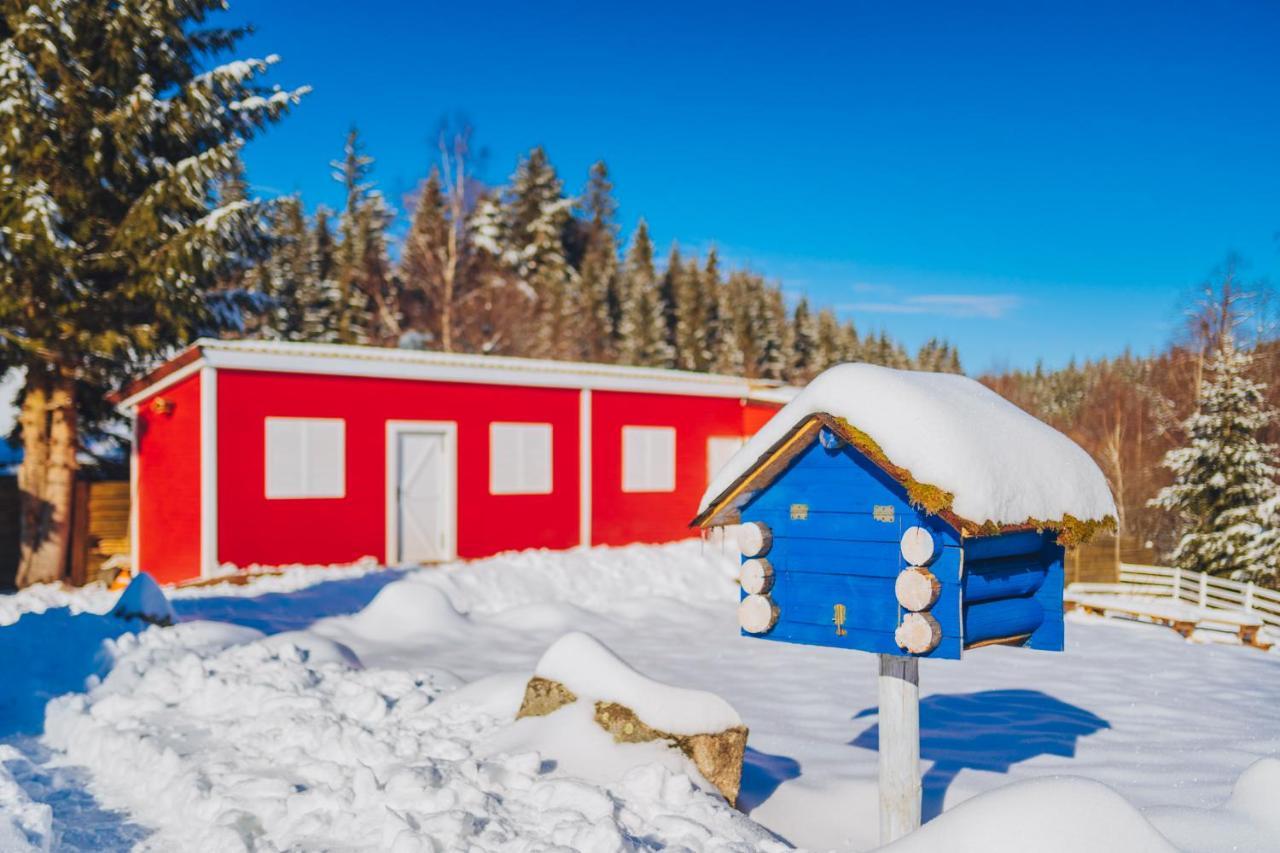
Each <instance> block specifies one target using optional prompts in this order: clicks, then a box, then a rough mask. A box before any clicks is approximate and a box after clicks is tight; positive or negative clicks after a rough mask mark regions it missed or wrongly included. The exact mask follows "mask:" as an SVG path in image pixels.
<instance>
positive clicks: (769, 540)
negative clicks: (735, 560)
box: [738, 521, 773, 557]
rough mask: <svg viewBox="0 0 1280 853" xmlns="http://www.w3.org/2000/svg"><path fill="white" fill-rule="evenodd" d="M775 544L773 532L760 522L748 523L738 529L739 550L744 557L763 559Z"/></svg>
mask: <svg viewBox="0 0 1280 853" xmlns="http://www.w3.org/2000/svg"><path fill="white" fill-rule="evenodd" d="M772 544H773V531H772V530H770V529H769V525H767V524H763V523H762V522H759V521H751V522H748V523H746V524H744V525H742V526H741V527H739V528H738V550H740V551H741V552H742V556H744V557H763V556H764V555H765V554H767V553H769V546H771V545H772Z"/></svg>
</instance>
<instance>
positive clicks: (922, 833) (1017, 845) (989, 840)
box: [883, 777, 1176, 853]
mask: <svg viewBox="0 0 1280 853" xmlns="http://www.w3.org/2000/svg"><path fill="white" fill-rule="evenodd" d="M883 850H884V851H885V853H936V851H939V850H946V851H948V853H1024V851H1027V850H1034V851H1036V853H1079V851H1082V850H1097V851H1103V850H1114V851H1121V850H1123V851H1125V853H1175V850H1176V848H1174V846H1173V845H1172V844H1170V843H1169V842H1168V840H1166V839H1165V837H1164V836H1163V835H1161V834H1160V833H1159V832H1157V831H1156V829H1155V827H1153V826H1152V825H1151V824H1150V823H1149V822H1148V821H1147V820H1146V818H1144V817H1143V816H1142V814H1141V813H1140V812H1139V811H1138V810H1137V809H1135V808H1134V807H1133V806H1131V805H1129V802H1128V801H1127V800H1125V798H1124V797H1122V796H1120V795H1119V794H1117V793H1116V792H1115V791H1113V790H1111V789H1110V788H1108V787H1107V786H1106V785H1103V784H1101V783H1099V782H1093V781H1090V780H1088V779H1073V778H1069V777H1056V778H1047V779H1034V780H1031V781H1028V782H1019V783H1017V784H1013V785H1006V786H1005V787H1003V788H997V789H996V790H994V791H991V792H989V793H986V794H981V795H979V796H977V797H974V798H973V799H971V800H969V801H968V802H965V803H962V804H960V805H959V806H957V807H956V808H954V809H952V810H951V811H949V812H945V813H943V814H942V815H940V816H939V817H937V818H935V819H933V820H931V821H929V822H928V823H926V824H925V825H924V826H922V827H921V828H920V829H918V830H916V831H915V832H913V833H911V834H910V835H908V836H906V837H905V838H902V839H900V840H899V841H897V842H896V843H894V844H890V845H889V846H887V847H885V848H883Z"/></svg>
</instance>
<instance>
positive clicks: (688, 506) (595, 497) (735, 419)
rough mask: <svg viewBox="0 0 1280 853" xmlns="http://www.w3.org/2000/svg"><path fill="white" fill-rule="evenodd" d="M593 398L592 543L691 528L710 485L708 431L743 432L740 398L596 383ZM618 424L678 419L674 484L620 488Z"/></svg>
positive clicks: (666, 537) (665, 535)
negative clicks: (658, 488) (671, 487)
mask: <svg viewBox="0 0 1280 853" xmlns="http://www.w3.org/2000/svg"><path fill="white" fill-rule="evenodd" d="M591 400H592V415H591V427H592V429H591V432H592V438H591V449H592V458H593V466H594V471H593V478H592V479H593V486H594V488H593V489H592V501H591V503H592V544H594V545H626V544H629V543H631V542H670V541H672V540H674V539H686V538H689V537H691V536H696V535H697V532H696V531H694V530H691V529H690V528H689V526H688V525H689V520H690V519H691V518H693V516H694V515H695V514H696V513H697V511H698V500H699V499H700V498H701V497H702V492H703V491H704V490H705V489H706V487H707V439H708V438H710V437H712V436H741V435H742V427H743V421H742V407H743V404H742V401H741V400H737V399H733V398H719V397H686V396H679V395H674V394H629V393H622V392H614V391H595V392H593V393H592V395H591ZM623 426H669V427H675V430H676V488H675V491H673V492H638V493H628V492H624V491H622V427H623Z"/></svg>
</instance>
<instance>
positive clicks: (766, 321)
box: [756, 283, 791, 379]
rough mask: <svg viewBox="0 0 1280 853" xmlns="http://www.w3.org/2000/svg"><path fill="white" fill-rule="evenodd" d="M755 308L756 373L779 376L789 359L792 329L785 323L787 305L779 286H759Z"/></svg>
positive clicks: (776, 377) (768, 376)
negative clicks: (757, 324) (757, 364)
mask: <svg viewBox="0 0 1280 853" xmlns="http://www.w3.org/2000/svg"><path fill="white" fill-rule="evenodd" d="M759 293H760V301H759V304H758V307H757V322H758V323H759V333H758V334H759V338H758V339H759V340H760V361H759V366H758V368H757V371H756V375H757V376H760V377H763V378H765V379H782V378H783V377H784V376H786V373H787V366H788V365H789V364H790V362H791V353H790V344H791V340H790V338H791V330H790V328H789V324H788V322H787V306H786V302H785V301H784V300H783V298H782V290H781V288H776V287H767V286H763V283H762V286H761V288H760V291H759Z"/></svg>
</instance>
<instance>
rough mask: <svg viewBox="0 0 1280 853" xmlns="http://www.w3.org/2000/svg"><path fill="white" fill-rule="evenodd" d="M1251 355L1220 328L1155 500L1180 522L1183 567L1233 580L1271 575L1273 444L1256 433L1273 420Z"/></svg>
mask: <svg viewBox="0 0 1280 853" xmlns="http://www.w3.org/2000/svg"><path fill="white" fill-rule="evenodd" d="M1251 361H1252V359H1251V356H1250V355H1249V353H1247V352H1245V351H1244V350H1242V349H1239V348H1237V347H1236V345H1235V342H1234V341H1233V340H1232V338H1231V336H1230V335H1229V334H1224V335H1223V337H1222V339H1221V342H1220V344H1219V348H1218V351H1217V352H1216V353H1215V354H1214V357H1213V360H1212V361H1211V362H1210V364H1209V366H1208V370H1207V375H1206V378H1205V380H1204V382H1203V384H1202V388H1201V394H1200V405H1199V407H1198V408H1197V410H1196V411H1195V412H1194V413H1193V414H1192V415H1191V416H1190V417H1189V418H1187V420H1186V421H1185V422H1184V424H1183V426H1184V429H1185V430H1186V434H1187V444H1186V445H1185V446H1183V447H1179V448H1175V449H1174V450H1171V451H1169V453H1168V454H1167V455H1166V456H1165V460H1164V464H1165V467H1167V468H1169V469H1170V470H1171V471H1173V475H1174V481H1173V483H1172V484H1170V485H1168V486H1166V487H1165V488H1163V489H1161V490H1160V492H1159V493H1158V494H1157V495H1156V497H1155V498H1154V499H1153V500H1152V505H1153V506H1157V507H1161V508H1163V509H1167V510H1170V511H1171V512H1174V513H1176V514H1177V516H1178V518H1179V520H1180V523H1181V524H1180V527H1181V537H1180V539H1179V541H1178V545H1177V547H1176V548H1175V549H1174V552H1173V554H1172V555H1171V557H1172V560H1173V561H1174V563H1175V564H1176V565H1178V566H1180V567H1182V568H1185V569H1191V570H1193V571H1198V572H1207V573H1209V574H1214V575H1226V576H1230V577H1233V578H1236V579H1262V580H1266V579H1269V578H1274V577H1275V576H1276V574H1277V569H1278V568H1280V550H1278V549H1277V548H1276V547H1275V546H1276V544H1277V542H1276V538H1277V534H1276V529H1275V523H1276V518H1275V509H1276V504H1277V503H1278V502H1280V498H1278V497H1277V495H1278V494H1280V492H1278V490H1277V486H1276V477H1277V475H1280V467H1277V465H1276V446H1275V445H1272V444H1266V443H1264V442H1263V441H1262V440H1261V439H1260V438H1259V432H1260V431H1261V430H1262V429H1263V427H1265V426H1266V425H1267V424H1269V423H1270V422H1271V421H1272V420H1273V419H1274V418H1275V412H1274V411H1273V410H1272V409H1271V408H1270V407H1269V406H1268V405H1267V402H1266V399H1265V397H1264V396H1263V390H1264V386H1263V385H1262V384H1260V383H1258V382H1256V381H1254V380H1253V379H1252V378H1250V376H1249V368H1250V364H1251Z"/></svg>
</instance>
